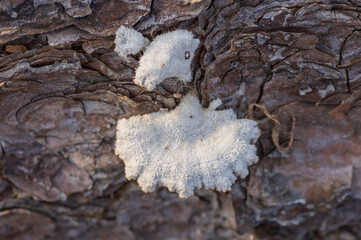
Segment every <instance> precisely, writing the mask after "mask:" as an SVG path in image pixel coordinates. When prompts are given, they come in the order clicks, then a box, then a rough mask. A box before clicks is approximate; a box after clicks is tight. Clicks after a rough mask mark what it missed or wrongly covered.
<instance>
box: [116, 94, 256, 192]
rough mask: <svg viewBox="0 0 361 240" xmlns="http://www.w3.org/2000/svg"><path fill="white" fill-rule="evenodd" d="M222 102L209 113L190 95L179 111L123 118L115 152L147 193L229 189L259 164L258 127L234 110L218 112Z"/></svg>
mask: <svg viewBox="0 0 361 240" xmlns="http://www.w3.org/2000/svg"><path fill="white" fill-rule="evenodd" d="M220 104H221V101H220V100H216V101H213V102H212V103H211V104H210V107H209V108H207V109H205V108H202V106H201V104H200V103H199V100H198V98H197V97H196V96H195V95H193V94H188V95H187V96H185V97H184V99H183V100H182V102H181V103H180V104H179V106H178V107H177V108H175V109H174V110H171V111H168V110H162V111H160V112H156V113H151V114H147V115H142V116H133V117H131V118H129V119H121V120H119V121H118V125H117V140H116V145H115V152H116V154H117V155H119V157H120V158H121V159H123V160H124V163H125V173H126V177H127V178H128V179H137V181H138V184H139V185H140V187H141V188H142V190H143V191H144V192H152V191H154V190H155V189H156V187H157V186H165V187H167V188H168V190H169V191H176V192H177V193H178V194H179V196H180V197H182V198H186V197H189V196H191V195H193V194H194V189H195V188H198V189H200V188H201V187H202V186H203V187H205V188H208V189H216V190H218V191H228V190H230V189H231V186H232V184H233V183H234V182H235V181H236V178H237V176H240V177H241V178H244V177H246V176H247V175H248V169H247V167H248V166H249V165H251V164H253V163H255V162H257V161H258V157H257V155H256V147H255V146H254V145H253V143H254V142H255V141H256V140H257V138H258V136H259V129H258V127H257V123H256V122H255V121H252V120H249V119H237V118H236V115H235V113H234V112H233V110H231V109H228V110H222V111H216V110H215V109H216V107H217V106H219V105H220Z"/></svg>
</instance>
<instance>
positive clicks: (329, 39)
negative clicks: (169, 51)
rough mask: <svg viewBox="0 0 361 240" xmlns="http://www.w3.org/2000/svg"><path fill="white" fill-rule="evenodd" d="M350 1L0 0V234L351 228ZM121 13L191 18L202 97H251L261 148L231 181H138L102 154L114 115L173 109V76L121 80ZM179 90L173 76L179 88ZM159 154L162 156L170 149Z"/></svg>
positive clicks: (353, 41)
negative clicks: (209, 186)
mask: <svg viewBox="0 0 361 240" xmlns="http://www.w3.org/2000/svg"><path fill="white" fill-rule="evenodd" d="M360 12H361V2H360V1H357V0H351V1H346V0H337V1H336V0H335V1H330V0H320V1H312V0H305V1H296V0H286V1H277V0H264V1H262V0H258V1H257V0H244V1H236V0H212V1H211V0H174V1H169V0H138V1H129V0H109V1H108V0H107V1H106V0H93V1H92V0H85V1H84V0H82V1H81V0H3V1H1V2H0V170H1V173H0V212H1V214H0V239H147V240H148V239H150V240H151V239H169V240H170V239H172V240H173V239H240V240H243V239H300V240H301V239H302V240H303V239H304V240H306V239H317V240H318V239H320V240H321V239H331V240H333V239H335V240H336V239H347V240H348V239H350V240H351V239H360V238H361V224H360V221H361V136H360V133H361V117H360V116H361V88H360V86H361V17H360ZM121 25H125V26H128V27H133V28H135V29H137V30H138V31H140V32H142V33H143V35H144V36H146V37H148V38H149V39H151V38H152V37H154V36H156V35H158V34H161V33H164V32H167V31H171V30H174V29H180V28H181V29H187V30H189V31H192V32H193V33H194V35H195V36H196V37H197V38H199V39H200V41H201V44H200V47H199V49H198V50H197V55H196V57H195V60H194V63H193V69H194V81H193V85H194V86H195V88H196V89H197V91H198V94H199V96H200V99H201V102H202V104H203V105H204V106H205V107H207V106H208V104H209V102H210V101H212V100H213V99H215V98H221V99H222V101H223V105H222V106H221V108H232V109H233V110H234V111H235V112H236V113H237V116H238V117H240V118H242V117H245V116H246V115H247V109H248V106H249V105H250V104H252V103H258V104H262V105H263V106H265V107H266V108H267V109H268V110H269V111H270V112H271V113H272V114H275V115H276V116H277V118H278V119H279V121H280V123H281V125H282V129H281V133H280V143H281V144H283V145H286V144H287V142H288V140H289V137H290V129H291V125H292V121H291V116H290V114H292V115H293V116H294V117H295V119H296V128H295V132H294V143H293V145H292V147H291V149H290V150H289V151H288V152H285V153H283V152H280V151H278V150H277V149H276V147H275V145H274V143H273V141H272V136H271V135H272V133H271V130H272V121H271V120H270V119H268V118H267V117H265V115H264V114H263V113H262V111H257V110H256V111H255V118H256V119H258V120H259V126H260V127H261V129H262V135H261V137H260V140H259V142H258V144H257V147H258V150H259V156H260V161H259V162H258V163H257V164H256V165H254V166H252V167H251V168H250V175H249V177H247V179H245V180H238V181H237V182H236V184H235V185H234V186H233V188H232V191H231V192H229V193H217V192H213V191H204V190H202V191H198V192H197V193H196V196H194V197H192V198H190V199H187V200H183V199H179V198H178V197H177V194H174V193H169V192H168V191H167V190H166V189H163V188H159V190H158V191H157V192H155V193H152V194H144V193H143V192H142V191H141V190H140V189H139V187H138V186H137V184H136V183H135V182H132V181H127V180H126V179H125V177H124V165H123V163H122V160H121V159H118V158H117V157H116V156H115V154H114V142H115V125H116V121H117V120H118V119H119V118H124V117H130V116H133V115H137V114H145V113H150V112H154V111H158V110H159V109H160V108H168V109H172V108H174V107H175V106H176V105H177V104H178V103H179V99H178V98H174V95H173V94H174V93H176V92H177V90H178V89H179V87H180V86H181V85H180V83H179V84H176V85H174V84H172V83H171V82H170V81H168V82H167V81H166V82H164V83H162V84H161V86H159V87H158V88H157V89H156V90H155V91H152V92H150V91H147V90H145V89H143V88H141V87H139V86H137V85H135V84H134V83H133V82H132V79H133V77H134V73H135V69H136V68H137V66H138V60H139V57H140V55H137V56H132V57H131V58H130V60H129V61H128V62H126V61H124V59H121V58H120V57H119V56H117V55H116V54H115V53H114V51H113V49H114V45H113V40H114V35H115V31H116V29H117V28H118V27H119V26H121ZM186 91H187V89H186V88H183V90H182V92H181V93H182V94H184V93H185V92H186ZM170 160H171V159H170Z"/></svg>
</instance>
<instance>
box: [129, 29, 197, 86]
mask: <svg viewBox="0 0 361 240" xmlns="http://www.w3.org/2000/svg"><path fill="white" fill-rule="evenodd" d="M198 45H199V40H198V39H196V38H194V36H193V34H192V33H191V32H189V31H187V30H175V31H173V32H168V33H165V34H162V35H159V36H157V37H156V38H155V39H154V40H153V42H151V43H150V45H149V46H148V47H147V49H146V50H145V53H144V55H143V56H142V57H141V59H140V61H139V67H138V69H137V70H136V73H135V79H134V82H135V83H136V84H138V85H141V86H143V87H145V88H147V89H149V90H152V89H154V88H155V87H156V85H158V84H159V83H161V82H162V81H163V80H164V79H166V78H171V77H176V78H178V79H179V80H181V81H183V82H190V81H192V71H191V63H192V59H193V57H194V53H195V51H196V49H197V47H198Z"/></svg>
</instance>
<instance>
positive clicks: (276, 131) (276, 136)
mask: <svg viewBox="0 0 361 240" xmlns="http://www.w3.org/2000/svg"><path fill="white" fill-rule="evenodd" d="M254 107H258V108H260V109H262V111H263V113H264V114H265V115H266V116H267V117H268V118H269V119H271V120H272V121H273V123H274V125H273V128H272V140H273V143H274V144H275V146H276V147H277V149H278V150H280V151H281V152H287V151H288V150H289V149H290V148H291V146H292V143H293V139H294V132H295V127H296V119H295V116H294V115H293V113H292V112H291V111H290V110H289V109H288V113H289V114H290V116H291V118H292V129H291V132H290V141H289V142H288V144H287V146H286V147H282V146H281V145H280V143H279V134H280V131H281V123H280V122H279V121H278V119H277V116H276V115H274V114H270V113H269V112H268V110H267V109H266V108H265V107H264V106H263V105H260V104H256V103H252V104H250V105H249V107H248V116H249V117H250V118H251V119H252V120H255V121H256V119H255V118H254V117H253V109H254Z"/></svg>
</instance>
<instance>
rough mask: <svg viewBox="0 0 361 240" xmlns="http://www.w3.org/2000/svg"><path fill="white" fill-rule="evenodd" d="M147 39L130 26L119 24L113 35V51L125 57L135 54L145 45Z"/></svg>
mask: <svg viewBox="0 0 361 240" xmlns="http://www.w3.org/2000/svg"><path fill="white" fill-rule="evenodd" d="M147 42H148V40H147V39H146V38H144V37H143V35H142V34H141V33H140V32H138V31H136V30H134V29H131V28H127V27H124V26H121V27H120V28H119V29H118V30H117V32H116V35H115V40H114V43H115V49H114V51H115V52H116V53H117V54H118V55H119V56H121V57H123V58H126V57H127V56H128V55H130V54H137V53H138V52H140V51H141V50H142V49H144V48H145V47H146V45H147Z"/></svg>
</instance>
